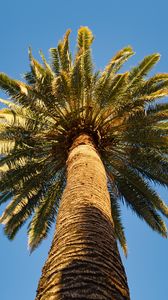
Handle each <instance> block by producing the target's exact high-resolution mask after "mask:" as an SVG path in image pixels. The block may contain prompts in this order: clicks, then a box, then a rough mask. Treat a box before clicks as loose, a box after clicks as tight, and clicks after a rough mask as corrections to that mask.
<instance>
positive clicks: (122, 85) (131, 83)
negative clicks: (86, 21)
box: [0, 27, 168, 254]
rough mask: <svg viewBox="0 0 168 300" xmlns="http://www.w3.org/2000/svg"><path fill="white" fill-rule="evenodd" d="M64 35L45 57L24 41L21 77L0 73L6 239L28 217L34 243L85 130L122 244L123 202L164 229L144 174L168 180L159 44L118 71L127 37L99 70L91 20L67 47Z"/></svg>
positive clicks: (167, 122)
mask: <svg viewBox="0 0 168 300" xmlns="http://www.w3.org/2000/svg"><path fill="white" fill-rule="evenodd" d="M69 35H70V30H68V31H67V32H66V34H65V36H64V38H63V39H62V40H61V41H60V42H59V43H58V46H57V47H55V48H51V49H50V62H47V60H46V58H45V57H44V55H43V53H42V52H40V55H41V59H42V63H39V62H38V61H37V60H36V59H35V58H34V57H33V54H32V51H31V49H29V59H30V71H29V72H27V73H26V74H25V76H24V79H25V81H24V82H23V81H18V80H14V79H12V78H10V77H9V76H7V75H6V74H4V73H0V88H1V89H2V90H4V91H5V92H6V94H7V95H8V96H9V99H8V100H4V99H0V101H1V103H2V104H3V108H2V109H1V110H0V153H1V159H0V170H1V181H0V204H2V203H4V202H7V201H8V200H10V201H9V204H8V205H7V207H6V209H5V211H4V213H3V215H2V216H1V218H0V221H1V223H3V224H4V225H5V226H4V232H5V234H6V235H7V236H8V237H9V238H10V239H13V238H14V237H15V235H16V233H17V232H18V230H19V228H20V227H21V226H22V225H23V224H24V223H25V222H26V221H27V219H29V218H31V219H30V223H29V225H28V236H29V247H30V249H31V250H33V249H35V248H36V247H37V246H38V245H39V243H40V242H41V241H42V240H43V238H45V237H46V236H47V234H48V231H49V229H50V227H51V224H52V223H53V222H54V221H55V218H56V215H57V211H58V207H59V201H60V198H61V195H62V192H63V190H64V187H65V184H66V160H67V156H68V152H69V149H70V147H71V145H72V142H73V140H74V139H75V138H76V137H77V136H79V135H80V134H81V133H87V134H89V135H90V136H91V137H92V138H93V140H94V143H95V147H96V149H97V151H98V153H99V155H100V157H101V159H102V161H103V163H104V166H105V168H106V172H107V177H108V188H109V193H110V197H111V207H112V216H113V220H114V226H115V233H116V237H117V239H118V240H119V242H120V244H121V246H122V248H123V250H124V252H125V254H126V253H127V246H126V238H125V234H124V227H123V224H122V221H121V212H120V203H121V202H124V203H125V204H126V205H127V206H128V207H130V208H131V209H132V210H133V211H134V212H135V213H136V214H137V215H138V217H140V218H141V219H143V220H145V221H146V223H147V224H148V225H149V226H150V227H151V228H152V229H153V230H155V231H157V232H159V233H160V234H161V235H162V236H164V237H166V236H167V229H166V225H165V223H164V220H163V218H162V216H161V214H162V215H164V216H166V217H168V207H167V205H166V204H165V203H164V201H163V200H162V199H161V198H160V196H159V195H158V193H157V192H156V191H155V190H154V189H153V187H152V185H151V182H153V183H156V184H160V185H162V186H164V187H167V186H168V158H167V154H168V147H167V145H168V103H167V102H165V101H161V100H160V99H161V98H163V97H165V96H167V95H168V74H167V73H161V74H156V75H154V76H151V77H150V76H148V74H149V72H150V71H151V69H152V68H153V66H154V65H155V64H156V63H157V62H158V61H159V59H160V55H159V54H158V53H154V54H152V55H149V56H146V57H145V58H144V59H143V60H142V61H141V62H140V63H139V64H138V65H137V66H136V67H133V68H131V69H130V70H128V71H126V72H121V68H122V66H123V64H124V63H125V62H126V61H127V60H128V59H129V58H130V57H131V56H132V55H133V54H134V52H133V50H132V48H131V47H130V46H127V47H125V48H123V49H121V50H120V51H118V52H117V53H116V54H115V55H114V56H113V57H112V59H111V60H110V62H109V63H108V65H107V66H106V67H105V69H104V70H103V71H96V70H95V67H94V64H93V60H92V53H91V45H92V42H93V40H94V37H93V34H92V32H91V31H90V29H88V28H87V27H81V28H80V29H79V30H78V36H77V49H76V54H75V56H74V57H72V54H71V52H70V47H69ZM160 213H161V214H160Z"/></svg>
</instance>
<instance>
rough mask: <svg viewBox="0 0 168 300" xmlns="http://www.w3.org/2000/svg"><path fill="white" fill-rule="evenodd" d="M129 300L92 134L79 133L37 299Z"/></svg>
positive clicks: (102, 171) (72, 152)
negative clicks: (90, 135)
mask: <svg viewBox="0 0 168 300" xmlns="http://www.w3.org/2000/svg"><path fill="white" fill-rule="evenodd" d="M57 299H66V300H69V299H76V300H77V299H78V300H79V299H83V300H84V299H101V300H103V299H108V300H109V299H112V300H128V299H130V297H129V291H128V285H127V280H126V275H125V271H124V268H123V265H122V262H121V259H120V255H119V252H118V249H117V243H116V239H115V235H114V226H113V221H112V216H111V206H110V198H109V193H108V189H107V178H106V173H105V169H104V166H103V164H102V162H101V159H100V157H99V155H98V153H97V151H96V149H95V147H94V143H93V141H92V139H91V138H90V137H89V136H88V135H86V134H82V135H80V136H79V137H78V138H77V139H76V140H75V141H74V143H73V145H72V147H71V150H70V153H69V157H68V160H67V184H66V188H65V190H64V193H63V196H62V199H61V203H60V208H59V214H58V217H57V224H56V232H55V235H54V239H53V243H52V246H51V249H50V252H49V256H48V259H47V261H46V263H45V266H44V268H43V271H42V276H41V279H40V282H39V286H38V290H37V296H36V300H57Z"/></svg>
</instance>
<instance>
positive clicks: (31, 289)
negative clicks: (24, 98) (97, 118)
mask: <svg viewBox="0 0 168 300" xmlns="http://www.w3.org/2000/svg"><path fill="white" fill-rule="evenodd" d="M167 13H168V1H167V0H160V1H156V0H153V1H152V0H141V1H135V0H134V1H132V0H127V1H125V0H118V1H113V0H103V1H101V0H84V1H80V0H61V1H57V0H47V1H44V0H41V1H39V0H29V1H24V0H22V1H21V0H15V1H12V0H5V1H2V2H1V16H0V23H1V25H0V72H2V71H3V72H5V73H7V74H8V75H10V76H12V77H14V78H17V79H20V76H21V75H22V74H23V73H24V72H25V71H27V70H28V55H27V53H28V52H27V49H28V47H29V46H30V45H31V46H32V48H33V53H34V55H35V56H36V57H38V50H39V49H42V50H43V52H44V53H45V54H47V53H48V52H47V49H48V48H49V47H54V46H55V45H56V43H57V42H58V40H59V39H60V38H62V36H63V34H64V32H65V31H66V30H67V29H68V28H71V29H72V34H71V39H72V46H73V47H74V45H75V36H76V31H77V29H78V28H79V27H80V26H81V25H85V26H89V27H90V28H91V29H92V31H93V33H94V35H95V38H96V39H95V42H94V45H93V56H94V60H95V65H96V67H97V68H98V69H102V68H103V66H104V65H105V64H106V63H107V62H108V61H109V59H110V57H111V56H112V55H113V54H114V52H115V51H117V50H119V49H120V48H122V47H124V46H126V45H132V46H133V48H134V50H135V51H136V55H135V56H134V57H133V58H132V59H131V60H130V61H129V63H127V67H129V66H133V65H134V64H136V63H137V62H138V61H139V60H141V59H142V58H143V57H144V56H145V55H147V54H150V53H153V52H159V53H161V55H162V58H161V61H160V62H159V64H158V65H157V67H156V68H155V72H168V17H167ZM1 96H2V95H1ZM159 193H161V194H162V196H163V198H164V199H165V200H167V191H163V190H162V191H161V190H159ZM167 203H168V201H167ZM123 220H124V224H125V227H126V234H127V240H128V249H129V255H128V258H127V259H125V258H123V262H124V265H125V268H126V272H127V275H128V283H129V286H130V292H131V297H132V300H167V299H168V291H167V282H168V281H167V269H168V261H167V253H168V240H166V239H163V238H161V237H160V236H158V235H157V234H156V233H153V232H152V231H151V230H150V229H149V228H147V226H146V225H145V224H144V223H142V222H141V221H139V220H137V218H136V217H135V216H134V215H132V214H131V213H130V212H128V211H126V210H125V209H123ZM167 224H168V223H167ZM52 233H53V232H51V234H50V237H49V238H48V240H46V241H45V242H43V244H42V245H41V246H40V247H39V248H38V249H37V250H36V251H35V252H34V253H33V254H32V255H29V252H28V250H27V237H26V226H25V227H24V228H23V229H22V230H21V231H20V233H19V234H18V235H17V237H16V239H15V241H13V242H10V241H8V240H7V238H6V237H5V236H4V235H3V231H2V228H1V229H0V244H1V255H0V298H1V300H10V299H13V300H33V299H34V297H35V291H36V287H37V283H38V279H39V277H40V274H41V268H42V266H43V264H44V261H45V259H46V257H47V253H48V250H49V246H50V242H51V238H52Z"/></svg>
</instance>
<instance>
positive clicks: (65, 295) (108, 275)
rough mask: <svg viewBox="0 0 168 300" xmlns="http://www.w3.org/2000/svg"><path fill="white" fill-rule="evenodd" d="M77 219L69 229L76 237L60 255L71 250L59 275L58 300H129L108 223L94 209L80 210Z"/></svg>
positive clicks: (111, 228)
mask: <svg viewBox="0 0 168 300" xmlns="http://www.w3.org/2000/svg"><path fill="white" fill-rule="evenodd" d="M79 219H80V220H79V223H78V226H77V227H76V225H75V223H72V224H70V226H69V232H71V230H72V232H74V226H75V227H76V235H77V236H76V241H75V242H74V243H72V244H71V246H68V247H67V249H66V250H65V253H64V254H63V256H64V255H65V257H67V251H68V252H69V251H70V249H71V247H72V248H73V253H72V255H71V258H70V261H71V262H69V263H68V264H67V265H66V267H64V268H63V269H62V271H61V274H62V275H61V280H60V287H61V289H60V299H102V300H103V299H114V300H126V299H129V295H128V286H127V281H126V276H125V271H124V268H123V266H122V263H121V259H120V255H119V252H118V249H117V243H116V239H115V236H114V228H113V224H112V221H111V220H109V219H108V218H107V217H106V216H104V215H103V214H102V212H101V211H100V210H99V209H97V208H95V207H85V208H83V209H82V211H80V216H79ZM68 244H69V242H68ZM62 258H63V257H62Z"/></svg>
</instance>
